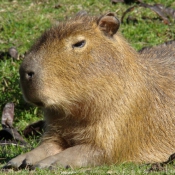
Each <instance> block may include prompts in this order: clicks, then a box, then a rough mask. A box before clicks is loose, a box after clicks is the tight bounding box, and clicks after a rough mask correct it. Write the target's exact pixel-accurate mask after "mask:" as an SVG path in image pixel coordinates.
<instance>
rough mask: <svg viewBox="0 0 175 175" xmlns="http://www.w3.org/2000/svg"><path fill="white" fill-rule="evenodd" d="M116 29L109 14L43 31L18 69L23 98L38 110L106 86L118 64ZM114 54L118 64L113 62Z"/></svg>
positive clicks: (79, 18)
mask: <svg viewBox="0 0 175 175" xmlns="http://www.w3.org/2000/svg"><path fill="white" fill-rule="evenodd" d="M119 25H120V23H119V20H118V19H117V18H116V17H114V15H113V14H112V13H108V14H106V15H104V16H101V17H99V18H97V17H90V16H87V15H86V14H79V15H77V16H75V17H74V18H72V19H70V20H68V21H67V22H63V23H60V24H59V25H58V26H55V27H53V28H51V29H50V30H48V31H46V32H45V33H44V34H43V35H42V36H41V38H39V39H38V40H37V42H36V43H35V44H34V46H33V47H32V48H31V49H30V51H29V52H28V54H27V55H26V57H25V59H24V61H23V63H22V65H21V67H20V82H21V86H22V90H23V94H24V98H25V99H26V100H27V101H28V102H31V103H33V104H36V105H39V106H45V107H49V106H52V105H61V104H62V105H64V104H65V103H71V102H72V101H81V100H83V99H85V98H84V97H83V96H85V97H88V98H89V96H88V95H89V93H90V94H91V95H92V94H93V91H95V90H96V89H97V88H98V87H99V86H104V84H106V83H110V77H111V76H112V74H111V72H113V70H114V69H116V70H117V69H118V68H119V67H120V66H121V64H122V63H121V62H122V57H121V54H122V55H123V53H121V52H122V51H121V47H119V49H118V50H117V49H116V46H115V44H116V38H115V37H117V35H116V33H117V31H118V28H119ZM115 35H116V36H115ZM114 40H115V42H114ZM119 40H120V39H118V41H117V42H118V43H119V44H120V45H121V43H120V41H119ZM117 52H118V59H119V60H117V58H115V59H114V58H113V55H116V53H117ZM120 71H122V70H121V67H120ZM118 74H120V72H118ZM106 81H107V82H106ZM81 98H82V99H81Z"/></svg>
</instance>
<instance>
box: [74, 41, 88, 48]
mask: <svg viewBox="0 0 175 175" xmlns="http://www.w3.org/2000/svg"><path fill="white" fill-rule="evenodd" d="M85 44H86V41H85V40H82V41H78V42H77V43H75V44H73V45H72V47H73V48H75V47H78V48H82V47H84V46H85Z"/></svg>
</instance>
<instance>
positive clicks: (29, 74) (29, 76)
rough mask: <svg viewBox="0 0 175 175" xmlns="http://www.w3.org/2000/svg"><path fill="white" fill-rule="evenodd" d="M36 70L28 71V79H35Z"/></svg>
mask: <svg viewBox="0 0 175 175" xmlns="http://www.w3.org/2000/svg"><path fill="white" fill-rule="evenodd" d="M34 74H35V73H34V72H32V71H30V72H27V73H26V79H27V80H32V79H33V77H34Z"/></svg>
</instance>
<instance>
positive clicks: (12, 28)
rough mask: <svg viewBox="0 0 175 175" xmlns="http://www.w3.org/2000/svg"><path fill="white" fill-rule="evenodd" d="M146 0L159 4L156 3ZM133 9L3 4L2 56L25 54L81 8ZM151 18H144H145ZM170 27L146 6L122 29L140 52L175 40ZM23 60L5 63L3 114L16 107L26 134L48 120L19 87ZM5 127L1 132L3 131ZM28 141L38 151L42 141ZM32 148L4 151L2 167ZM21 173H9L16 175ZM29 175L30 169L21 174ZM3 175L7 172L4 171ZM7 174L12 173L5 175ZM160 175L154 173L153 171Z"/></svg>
mask: <svg viewBox="0 0 175 175" xmlns="http://www.w3.org/2000/svg"><path fill="white" fill-rule="evenodd" d="M144 2H147V3H150V4H153V1H152V0H144ZM154 3H162V4H163V5H165V6H170V7H172V8H174V9H175V2H174V0H166V1H164V0H154ZM131 5H134V4H130V5H126V4H124V3H118V4H116V5H113V4H111V2H110V0H101V1H99V0H88V1H84V0H79V1H77V0H61V1H57V0H36V1H34V0H33V1H32V0H25V1H23V0H14V1H13V0H0V52H7V51H8V49H9V48H10V47H16V48H17V50H18V52H19V55H20V56H21V57H22V55H24V54H25V52H26V51H27V50H28V49H29V48H30V46H31V45H32V43H33V42H34V41H35V39H36V38H37V37H38V36H39V35H40V34H41V33H42V32H43V31H44V30H46V29H47V28H49V27H50V26H51V25H53V24H55V23H57V22H58V21H61V20H64V19H66V18H68V17H70V16H72V15H74V14H75V13H77V12H78V11H80V10H86V11H87V12H89V13H90V14H95V15H100V14H104V13H106V12H109V11H112V12H116V15H117V16H118V17H119V19H120V18H121V16H122V14H123V12H124V11H125V10H126V9H127V8H129V7H130V6H131ZM128 16H130V17H134V18H136V19H137V21H138V22H137V23H133V22H132V21H131V22H129V23H127V22H126V19H127V17H128ZM143 16H144V17H145V18H146V20H144V19H143V18H142V17H143ZM170 20H171V24H170V25H165V24H163V22H162V21H161V20H160V19H159V18H158V17H157V15H156V14H155V13H154V12H152V11H150V10H149V9H144V8H141V7H139V8H135V9H134V10H133V11H132V12H131V13H129V14H127V15H126V17H125V20H124V23H123V24H122V25H121V28H120V30H121V32H122V33H123V35H124V36H125V37H126V38H127V40H128V41H129V42H130V43H131V45H132V46H133V47H134V48H135V49H137V50H139V49H141V48H142V47H146V46H154V45H157V44H160V43H163V42H165V41H169V40H172V39H174V38H175V23H174V20H173V19H170ZM20 63H21V60H15V59H12V58H11V57H10V56H8V54H6V56H4V57H3V59H0V109H1V110H0V116H1V115H2V109H3V107H4V105H5V104H6V103H7V102H14V103H15V121H14V126H15V127H16V128H17V129H18V130H19V131H22V130H23V129H24V128H25V127H26V126H27V125H28V124H29V123H32V122H34V121H37V120H39V119H41V118H42V112H41V111H40V110H39V109H38V108H36V107H33V106H30V105H28V104H26V103H25V101H24V100H23V98H22V94H21V91H20V87H19V75H18V69H19V65H20ZM0 129H1V128H0ZM28 142H29V143H30V144H31V145H32V147H36V145H37V142H36V140H35V139H33V138H31V139H29V140H28ZM26 151H27V150H26V149H24V148H21V147H16V146H6V147H3V148H1V147H0V158H5V159H0V166H2V165H3V164H4V163H5V162H7V161H8V160H9V159H11V158H13V157H15V156H16V155H18V154H20V153H22V152H26ZM147 169H149V166H146V165H134V164H123V165H119V166H109V167H97V168H93V169H79V170H58V171H53V172H50V171H49V174H52V173H53V174H147V171H146V170H147ZM14 173H15V172H14V171H12V172H8V174H14ZM18 173H19V174H28V173H29V172H28V171H26V170H22V171H20V172H16V173H15V174H18ZM37 173H39V174H48V170H37V171H36V172H31V174H37ZM174 173H175V170H174V169H173V167H172V166H170V167H169V166H168V167H166V170H165V171H164V172H160V174H174ZM1 174H2V173H1ZM3 174H6V172H3ZM151 174H154V173H151Z"/></svg>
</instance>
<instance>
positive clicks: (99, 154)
mask: <svg viewBox="0 0 175 175" xmlns="http://www.w3.org/2000/svg"><path fill="white" fill-rule="evenodd" d="M118 28H119V21H118V19H117V18H115V17H114V15H113V14H112V13H108V14H106V15H104V16H101V17H91V16H88V15H87V14H84V13H80V14H78V15H76V16H75V17H74V18H72V19H69V20H67V21H66V22H62V23H60V24H59V25H58V26H55V27H53V28H51V29H50V30H48V31H46V32H45V33H44V34H43V35H42V36H41V38H40V39H39V40H37V42H36V43H35V44H34V45H33V47H32V48H31V49H30V51H29V52H28V54H27V55H26V57H25V59H24V61H23V63H22V65H21V67H20V82H21V87H22V91H23V94H24V98H25V99H26V101H28V102H30V103H32V104H35V105H38V106H40V107H42V108H43V110H44V115H45V120H46V131H45V134H44V135H43V138H42V141H41V143H40V145H39V146H38V147H37V148H35V149H34V150H32V151H31V152H28V153H26V154H23V155H20V156H18V157H16V158H14V159H12V160H11V161H10V162H9V163H8V164H7V165H6V166H7V167H16V168H18V167H20V166H24V165H33V167H40V168H46V167H54V166H55V167H59V166H63V167H83V166H98V165H104V164H107V165H109V164H115V163H121V162H131V161H132V162H137V163H151V162H160V161H165V160H167V159H168V157H169V156H170V155H171V154H172V153H174V148H175V141H174V138H175V59H174V58H175V55H174V54H169V53H167V52H166V49H165V52H163V53H162V54H157V56H152V55H153V54H154V53H152V52H150V54H145V55H146V56H145V57H144V54H138V53H137V52H136V51H135V50H134V49H133V48H132V47H131V46H130V45H129V44H128V43H127V42H126V41H125V39H124V38H123V37H122V35H121V34H120V32H118ZM167 54H168V57H166V55H167ZM164 57H165V58H166V59H165V58H164Z"/></svg>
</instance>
